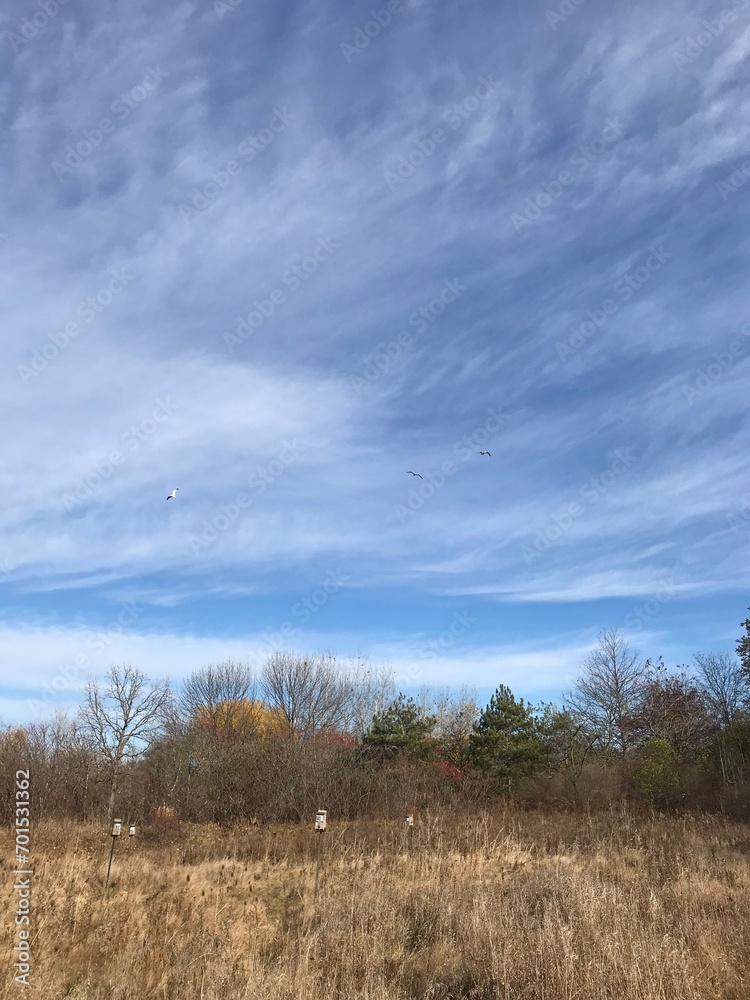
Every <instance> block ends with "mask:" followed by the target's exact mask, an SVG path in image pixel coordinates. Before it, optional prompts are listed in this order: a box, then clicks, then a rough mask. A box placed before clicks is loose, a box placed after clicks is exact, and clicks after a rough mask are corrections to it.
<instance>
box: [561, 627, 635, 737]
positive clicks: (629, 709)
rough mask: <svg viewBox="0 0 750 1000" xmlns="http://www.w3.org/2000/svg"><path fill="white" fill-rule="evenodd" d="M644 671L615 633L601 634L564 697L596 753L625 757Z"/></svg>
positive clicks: (633, 725) (620, 637)
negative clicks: (592, 738) (594, 742)
mask: <svg viewBox="0 0 750 1000" xmlns="http://www.w3.org/2000/svg"><path fill="white" fill-rule="evenodd" d="M647 673H648V671H647V667H646V664H645V663H642V662H641V661H640V658H639V654H638V653H637V652H636V651H634V650H631V649H630V647H629V646H628V644H627V642H626V640H625V638H624V637H623V636H622V635H621V634H620V633H619V632H618V631H617V629H608V630H606V631H604V632H601V633H600V635H599V639H598V644H597V646H596V648H595V649H593V650H592V651H591V652H590V653H589V654H588V656H587V657H586V658H585V660H584V662H583V669H582V673H581V675H580V676H579V678H578V680H577V681H576V683H575V685H574V687H573V690H572V691H570V692H569V693H568V695H567V697H566V704H567V707H568V709H569V710H570V712H571V713H572V714H573V716H575V717H576V718H577V719H578V720H579V721H581V722H583V723H584V724H585V726H586V729H587V730H588V731H589V732H591V733H592V734H595V735H596V737H597V743H598V746H599V748H600V749H602V750H608V751H614V752H617V753H620V754H623V755H624V754H625V753H627V751H628V750H629V749H630V748H631V746H633V744H634V743H635V742H636V741H637V738H638V728H639V726H638V717H639V708H640V702H641V698H642V695H643V690H644V685H645V682H646V680H647Z"/></svg>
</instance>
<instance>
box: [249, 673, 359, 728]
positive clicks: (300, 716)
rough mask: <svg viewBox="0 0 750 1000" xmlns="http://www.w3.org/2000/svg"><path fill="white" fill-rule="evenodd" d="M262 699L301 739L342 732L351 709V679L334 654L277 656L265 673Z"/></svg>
mask: <svg viewBox="0 0 750 1000" xmlns="http://www.w3.org/2000/svg"><path fill="white" fill-rule="evenodd" d="M262 689H263V696H264V699H265V701H266V702H267V704H268V705H269V707H270V708H273V709H277V710H278V711H280V712H281V713H282V715H283V717H284V719H285V721H286V724H287V725H288V727H289V729H290V730H291V731H292V732H295V733H297V734H299V735H301V736H304V737H308V736H313V735H315V734H316V733H320V732H326V731H331V730H337V729H343V728H345V727H346V725H347V722H348V716H349V708H350V679H349V677H348V675H347V672H346V671H345V670H344V669H343V668H342V667H340V666H339V665H338V664H337V662H336V658H335V657H334V655H333V654H332V653H321V654H318V655H315V656H310V655H307V654H303V655H300V654H297V653H274V654H273V655H272V656H270V657H269V659H268V661H267V663H266V666H265V668H264V670H263V677H262Z"/></svg>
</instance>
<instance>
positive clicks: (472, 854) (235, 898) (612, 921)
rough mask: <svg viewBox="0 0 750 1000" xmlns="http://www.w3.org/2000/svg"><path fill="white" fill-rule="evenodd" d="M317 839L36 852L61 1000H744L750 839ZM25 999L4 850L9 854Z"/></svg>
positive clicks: (353, 833)
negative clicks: (106, 882) (111, 855)
mask: <svg viewBox="0 0 750 1000" xmlns="http://www.w3.org/2000/svg"><path fill="white" fill-rule="evenodd" d="M415 823H416V828H415V833H414V843H413V845H412V846H411V848H410V847H409V845H408V844H407V842H406V841H405V839H404V838H405V833H404V831H403V830H402V829H401V824H400V822H399V823H396V822H395V821H394V822H393V823H390V824H388V823H385V824H378V823H375V822H364V821H363V822H357V823H348V824H337V823H336V821H335V818H331V821H330V825H329V831H328V832H327V833H326V834H325V835H324V840H323V843H322V847H323V851H322V860H321V868H320V886H319V895H318V900H317V905H316V906H315V905H313V898H312V894H313V882H314V873H315V847H316V844H315V840H314V837H315V835H314V833H313V832H312V830H311V828H310V826H307V827H304V828H302V827H292V826H287V827H252V826H246V827H238V828H236V829H232V830H230V831H222V830H220V829H218V828H213V827H191V828H188V827H186V826H183V827H182V828H181V829H179V830H176V831H173V832H172V833H170V832H169V831H166V832H165V831H161V832H159V831H155V830H153V829H151V830H149V829H144V831H143V835H142V836H141V837H139V839H138V840H137V841H136V842H135V843H132V844H131V843H129V842H128V841H127V838H122V840H123V842H121V843H119V844H118V847H117V851H116V854H115V861H114V864H113V874H112V881H111V884H110V891H109V895H108V897H107V898H105V897H104V894H103V889H102V883H103V878H104V874H105V872H106V862H107V854H108V849H109V837H108V831H107V830H106V829H102V828H94V827H91V826H83V825H74V824H64V823H63V824H44V825H39V826H38V827H37V828H36V829H35V830H34V842H33V846H34V852H35V856H36V861H35V868H36V876H35V880H34V895H33V918H34V924H33V929H34V938H33V943H32V952H33V966H32V975H31V979H32V983H33V985H32V987H31V988H30V989H29V990H26V995H28V996H34V997H37V996H38V997H44V998H45V1000H58V998H68V1000H105V998H106V1000H152V998H153V1000H157V998H158V1000H171V998H174V1000H177V998H180V1000H193V998H205V1000H210V998H217V1000H218V998H221V1000H239V998H250V997H252V998H268V1000H313V998H314V1000H322V998H326V1000H328V998H331V1000H334V998H341V1000H344V998H346V1000H359V998H361V1000H365V998H368V1000H386V998H388V1000H397V998H417V997H420V998H422V997H423V998H431V1000H448V998H464V997H465V998H473V1000H490V998H492V1000H495V998H507V1000H510V998H528V1000H574V998H576V1000H605V998H642V1000H657V998H664V1000H697V998H705V1000H723V998H727V1000H728V998H732V1000H747V998H748V997H750V972H749V971H748V970H750V853H749V852H750V831H749V830H748V828H747V827H746V826H743V825H740V824H736V823H733V822H729V821H725V820H722V819H721V818H716V817H713V818H709V817H702V818H682V819H675V818H663V817H661V818H660V817H638V818H636V817H634V816H632V815H629V814H621V813H620V812H610V813H608V814H601V815H595V816H590V817H583V816H575V815H556V816H550V815H545V814H542V813H521V812H513V811H505V812H500V813H498V814H496V815H483V816H475V817H466V816H463V817H462V816H436V815H433V816H429V817H428V816H417V817H416V818H415ZM0 851H1V856H2V859H3V873H4V874H5V881H6V885H7V887H8V891H7V892H5V893H3V896H2V905H3V907H4V909H5V913H4V914H3V918H4V919H3V927H4V928H5V929H6V930H5V935H6V942H7V948H6V949H5V955H6V969H4V970H3V973H2V975H3V979H2V983H3V986H2V991H1V992H0V997H2V998H3V1000H5V998H10V997H14V998H17V997H18V996H19V995H23V994H19V990H23V989H24V987H21V986H18V985H17V984H15V983H13V981H12V976H13V971H12V968H11V963H12V959H11V957H10V948H11V945H12V943H13V930H12V916H11V909H12V904H13V896H12V893H11V891H10V890H11V886H12V875H11V874H10V872H11V869H12V867H13V866H12V864H11V858H12V855H11V838H10V832H9V831H8V830H7V829H5V830H3V831H2V836H1V837H0Z"/></svg>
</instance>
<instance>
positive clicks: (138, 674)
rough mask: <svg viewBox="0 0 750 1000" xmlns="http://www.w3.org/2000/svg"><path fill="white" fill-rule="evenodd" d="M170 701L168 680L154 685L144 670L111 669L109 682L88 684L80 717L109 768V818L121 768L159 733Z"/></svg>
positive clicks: (125, 666) (112, 809)
mask: <svg viewBox="0 0 750 1000" xmlns="http://www.w3.org/2000/svg"><path fill="white" fill-rule="evenodd" d="M169 701H170V688H169V683H168V682H167V681H160V682H158V683H155V684H154V683H151V682H150V681H149V679H148V678H147V677H146V675H145V674H144V672H143V671H142V670H139V669H138V667H133V666H130V665H125V664H123V665H121V666H111V667H110V668H109V670H108V671H107V683H106V684H105V686H104V688H102V687H101V686H100V685H99V683H98V682H97V681H89V682H88V684H87V685H86V693H85V699H84V703H83V705H82V706H81V708H80V710H79V713H78V717H79V722H80V726H81V729H82V731H83V732H84V734H86V736H88V737H89V739H90V740H91V742H92V744H93V746H94V748H95V750H96V752H97V753H98V754H99V756H100V757H102V758H103V759H104V760H105V761H106V762H107V764H108V765H109V768H110V792H109V815H110V818H111V816H112V814H113V811H114V804H115V794H116V790H117V779H118V772H119V767H120V765H121V764H122V763H123V761H125V760H127V759H130V758H132V757H135V756H137V754H138V753H140V752H141V751H142V750H143V749H144V748H145V747H147V746H148V744H149V743H150V742H151V740H152V739H153V738H154V737H155V736H156V735H157V734H158V733H159V731H160V729H161V727H162V724H163V720H164V712H165V711H166V709H167V707H168V705H169Z"/></svg>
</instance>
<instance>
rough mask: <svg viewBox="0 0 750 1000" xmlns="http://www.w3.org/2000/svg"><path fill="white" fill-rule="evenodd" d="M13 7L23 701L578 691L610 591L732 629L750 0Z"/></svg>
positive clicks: (0, 277)
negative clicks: (222, 678) (201, 691)
mask: <svg viewBox="0 0 750 1000" xmlns="http://www.w3.org/2000/svg"><path fill="white" fill-rule="evenodd" d="M13 8H14V9H13V10H12V11H10V12H6V13H5V14H3V15H2V21H0V35H1V37H0V51H1V52H2V56H3V58H2V62H0V67H1V68H0V111H1V113H2V135H3V143H2V148H1V151H0V170H1V171H2V190H3V199H2V204H1V205H0V264H1V266H0V290H1V291H0V294H1V295H2V304H3V309H2V315H3V323H2V328H1V329H2V335H1V339H0V350H1V351H2V365H0V421H1V424H2V427H3V430H4V433H3V435H2V461H1V462H0V485H1V486H2V505H1V507H0V664H1V671H2V672H1V674H0V720H2V721H3V722H4V723H6V724H7V723H20V722H26V721H31V720H33V719H36V718H40V717H47V716H49V715H50V714H51V713H52V711H53V710H54V709H55V708H57V707H60V708H66V707H69V706H75V705H76V704H77V703H78V702H79V700H80V697H81V692H82V690H83V687H84V685H85V683H86V681H87V680H88V679H90V678H100V677H102V676H103V675H104V672H105V671H106V669H107V668H108V666H109V665H110V664H113V663H124V662H129V663H132V664H134V665H137V666H139V667H141V668H142V669H143V670H145V671H146V672H147V673H148V674H149V676H151V677H154V678H161V677H167V676H168V677H171V678H172V679H173V680H174V681H175V682H179V680H180V679H181V678H183V677H185V676H186V675H187V674H188V673H189V672H190V671H191V670H194V669H196V668H198V667H201V666H204V665H207V664H209V663H212V662H214V663H215V662H219V661H221V660H223V659H226V658H228V657H232V658H234V659H239V660H246V661H247V662H249V663H251V664H252V665H253V666H254V667H256V668H257V667H259V666H261V665H262V663H263V661H264V659H265V658H266V657H267V656H268V655H269V654H270V653H272V652H274V651H275V650H280V649H283V650H296V651H300V652H301V651H318V650H333V651H334V652H335V653H336V654H337V656H339V657H341V659H342V660H343V661H345V660H347V659H348V658H349V657H352V656H354V657H356V656H366V657H368V658H369V660H370V661H371V662H372V663H373V664H377V665H384V666H386V667H387V668H388V669H392V670H393V672H394V674H395V677H396V680H397V682H398V684H399V686H400V687H401V688H402V689H404V690H412V689H413V688H416V687H417V686H419V685H422V684H430V685H438V686H444V685H459V684H468V685H470V686H474V687H475V688H476V690H477V692H478V694H479V696H480V698H481V697H482V696H483V695H485V694H488V693H489V692H490V691H491V690H493V689H494V688H495V687H496V686H497V685H498V684H501V683H503V684H507V685H509V686H510V687H511V688H512V690H513V691H514V692H515V693H516V694H517V695H518V696H521V697H524V698H527V699H530V700H539V699H542V698H544V699H549V700H556V699H557V700H559V698H560V694H561V692H562V691H563V690H564V689H565V688H566V687H568V686H569V685H570V684H571V683H572V682H573V681H574V679H575V677H576V675H577V672H578V670H579V667H580V664H581V661H582V659H583V657H584V656H585V654H586V653H587V651H589V650H590V649H592V648H593V646H594V644H595V643H596V638H597V634H598V633H599V632H600V630H602V629H605V628H618V629H619V630H620V631H621V632H622V633H623V634H624V635H625V636H626V637H627V638H628V640H629V641H630V642H631V643H632V645H633V646H634V647H635V648H636V649H638V650H639V651H640V652H641V654H642V656H643V657H644V658H645V657H651V658H654V659H655V658H656V657H658V656H660V655H661V656H663V658H664V660H665V662H666V663H667V664H671V665H676V664H680V663H687V662H689V661H690V659H691V658H692V656H693V654H694V653H695V652H696V651H698V650H702V651H704V652H707V651H730V652H731V651H733V650H734V647H735V644H736V642H737V639H738V638H739V635H740V633H741V628H740V622H741V621H743V620H744V618H745V617H746V609H747V606H748V604H750V600H748V596H749V594H748V590H749V589H750V588H749V586H748V585H749V584H750V574H749V573H748V569H747V565H748V559H747V555H748V543H749V542H750V482H749V481H748V469H749V462H748V447H747V446H748V429H749V426H750V425H749V422H748V413H747V399H748V398H749V397H748V386H749V385H750V366H749V365H748V361H747V359H748V357H750V302H748V296H747V291H746V288H747V261H746V257H747V251H748V240H749V239H750V225H748V222H749V221H750V211H749V209H748V199H749V198H750V91H748V88H747V80H748V63H747V55H748V52H749V51H750V0H739V2H737V3H735V4H734V5H730V6H726V7H722V6H721V5H719V4H712V3H704V2H699V0H689V2H688V0H676V2H670V3H667V2H665V0H649V2H648V3H646V2H642V0H634V2H632V3H629V4H623V5H604V4H602V3H601V2H598V0H583V2H581V0H577V3H573V2H572V0H554V2H549V3H548V2H547V0H528V2H525V3H523V4H517V3H510V2H498V0H493V2H484V0H455V2H452V3H450V4H444V3H438V2H436V0H434V2H433V0H390V2H383V0H375V2H374V6H373V0H367V2H359V0H357V2H354V3H344V2H343V0H315V2H303V0H274V2H270V0H257V2H253V3H250V2H249V0H231V2H230V0H227V2H224V0H216V2H215V3H212V2H209V0H202V2H183V3H175V4H171V3H170V4H166V3H163V2H153V0H149V2H148V3H146V2H142V0H130V2H128V3H127V4H125V3H121V2H116V0H109V2H101V0H100V2H96V3H95V2H94V0H68V2H66V3H61V2H60V0H45V2H40V3H36V2H30V3H28V2H25V0H24V2H23V3H19V4H14V5H13ZM481 451H488V452H489V453H490V454H489V455H481V454H480V452H481ZM410 472H416V473H418V474H419V475H410V474H409V473H410ZM420 476H421V478H420ZM175 488H177V490H178V492H177V495H176V497H175V498H174V499H170V500H166V497H167V495H168V494H169V493H171V492H172V490H174V489H175Z"/></svg>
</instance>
